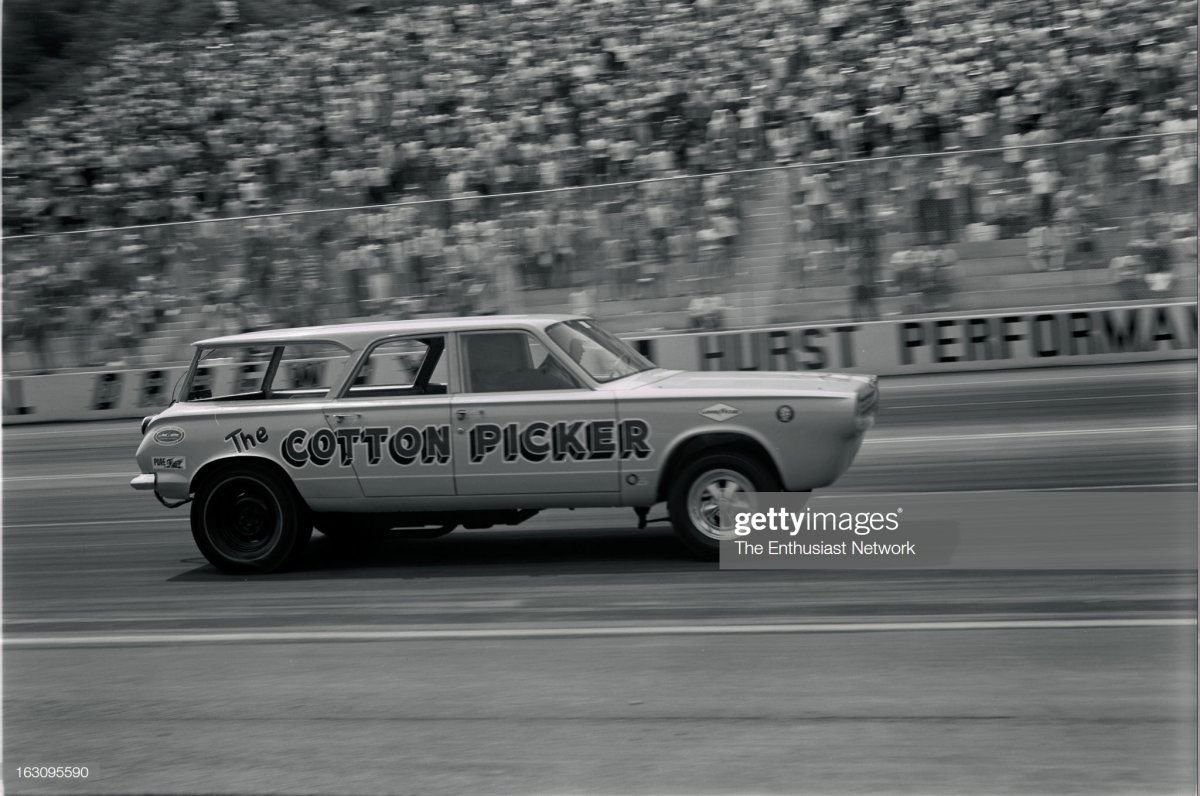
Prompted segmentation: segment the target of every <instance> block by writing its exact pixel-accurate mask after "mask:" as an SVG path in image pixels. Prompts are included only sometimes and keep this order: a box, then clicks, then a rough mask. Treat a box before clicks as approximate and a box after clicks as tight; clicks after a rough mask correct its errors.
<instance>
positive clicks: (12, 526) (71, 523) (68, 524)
mask: <svg viewBox="0 0 1200 796" xmlns="http://www.w3.org/2000/svg"><path fill="white" fill-rule="evenodd" d="M182 520H186V517H178V518H174V517H167V518H163V519H154V520H63V521H62V522H23V523H12V522H6V523H4V527H5V528H6V529H9V530H16V529H19V528H74V527H89V526H93V525H150V524H158V525H162V524H164V523H169V522H178V521H182Z"/></svg>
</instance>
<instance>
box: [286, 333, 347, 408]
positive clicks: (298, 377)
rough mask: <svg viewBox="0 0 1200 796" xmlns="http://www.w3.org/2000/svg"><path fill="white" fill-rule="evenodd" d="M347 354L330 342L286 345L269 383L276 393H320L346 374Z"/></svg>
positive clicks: (328, 389) (323, 392) (327, 390)
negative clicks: (276, 369)
mask: <svg viewBox="0 0 1200 796" xmlns="http://www.w3.org/2000/svg"><path fill="white" fill-rule="evenodd" d="M349 362H350V353H349V352H348V351H346V350H345V349H344V348H341V347H339V346H335V345H331V344H329V343H303V344H295V345H286V346H284V347H283V356H282V357H281V358H280V360H279V370H278V371H276V373H275V378H274V379H273V380H272V383H271V385H270V389H271V392H272V393H273V394H275V395H280V396H287V395H294V394H304V395H323V394H325V393H327V392H329V391H330V390H332V389H333V388H334V386H336V385H337V384H338V383H339V382H340V381H341V380H342V378H343V377H344V376H345V375H346V365H348V364H349Z"/></svg>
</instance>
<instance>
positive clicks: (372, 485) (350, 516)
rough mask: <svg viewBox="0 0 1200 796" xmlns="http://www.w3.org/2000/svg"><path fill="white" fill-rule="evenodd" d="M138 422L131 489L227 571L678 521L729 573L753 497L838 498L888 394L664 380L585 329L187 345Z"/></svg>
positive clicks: (384, 326)
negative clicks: (557, 516) (417, 542)
mask: <svg viewBox="0 0 1200 796" xmlns="http://www.w3.org/2000/svg"><path fill="white" fill-rule="evenodd" d="M195 347H196V352H195V356H194V357H193V359H192V363H191V367H190V368H189V369H188V372H187V374H186V375H185V376H184V377H183V378H182V380H181V382H180V383H179V385H177V387H176V393H175V395H174V396H173V397H174V399H175V400H173V402H172V403H171V405H170V406H169V407H168V408H167V409H165V410H163V411H162V412H161V413H159V414H157V415H154V416H153V417H148V418H146V419H145V420H143V421H142V437H143V438H142V442H141V445H140V446H139V447H138V451H137V463H138V467H139V469H140V470H141V473H142V474H141V475H138V476H137V477H135V478H134V479H133V481H132V482H131V486H132V487H133V488H134V489H139V490H147V491H153V492H154V494H155V496H156V497H158V499H159V500H160V501H161V502H162V503H163V504H164V505H167V506H169V507H175V506H179V505H183V504H184V503H186V502H189V501H190V502H191V504H192V507H191V524H192V535H193V537H194V538H195V540H196V544H197V545H198V546H199V548H200V550H201V552H203V553H204V556H205V557H206V558H207V559H208V560H209V561H210V562H212V563H213V564H214V565H215V566H216V567H218V568H220V569H222V570H225V571H227V572H272V571H276V570H279V569H282V568H285V567H287V566H289V565H292V564H294V563H295V562H296V561H297V560H298V558H299V556H300V555H301V553H302V552H303V551H304V548H305V546H306V544H307V543H308V540H309V537H310V536H311V534H312V529H313V527H314V526H316V528H317V529H318V530H320V531H321V532H322V533H323V534H326V535H327V536H331V537H335V538H337V537H345V536H351V535H355V534H362V533H368V532H370V533H378V532H380V531H382V530H390V531H393V532H395V533H400V534H407V535H409V536H415V537H424V538H428V537H432V536H437V535H441V534H443V533H448V532H450V531H452V530H454V529H455V528H457V527H459V526H462V527H464V528H489V527H492V526H494V525H516V524H519V523H521V522H524V521H525V520H527V519H529V518H530V517H532V516H534V515H535V514H537V513H538V512H539V511H542V510H543V509H555V508H572V507H595V506H629V507H631V508H633V509H634V510H635V512H636V513H637V517H638V520H639V527H642V526H644V525H645V523H646V517H647V513H648V512H649V510H650V508H651V507H652V506H654V505H655V504H657V503H661V502H664V501H665V502H666V504H667V509H668V513H669V515H670V520H671V523H672V525H673V526H674V528H675V530H676V532H677V533H678V535H679V538H680V539H681V540H682V542H683V544H684V545H685V546H686V547H687V548H688V549H689V550H690V551H691V552H692V553H693V554H695V555H697V556H699V557H701V558H707V559H712V558H715V557H716V556H717V553H718V550H719V542H720V540H721V539H725V538H732V530H731V529H732V521H733V519H732V515H733V513H734V512H735V510H736V509H737V507H738V506H745V505H746V501H745V498H746V496H747V493H751V492H755V491H759V492H779V491H806V490H811V489H815V488H819V487H823V486H827V485H829V484H832V483H833V482H834V481H835V480H836V479H837V478H838V477H839V476H840V475H841V474H842V473H843V472H845V471H846V469H847V468H848V467H849V466H850V463H851V462H852V461H853V460H854V456H855V454H856V453H857V452H858V449H859V446H860V445H861V444H862V439H863V434H864V433H865V432H866V431H867V429H869V428H870V427H871V426H872V425H873V423H874V421H875V410H876V402H877V395H878V393H877V389H876V379H875V377H874V376H851V375H841V374H827V373H743V372H732V373H687V372H683V371H678V370H665V369H663V368H658V367H655V365H654V364H653V363H651V362H650V361H648V360H647V359H646V358H645V357H643V356H642V355H641V354H639V353H638V352H637V350H635V349H634V348H633V347H632V346H630V345H629V344H628V343H626V342H624V341H622V340H620V339H618V338H616V337H614V336H612V335H610V334H609V333H607V332H605V331H604V330H603V329H601V328H600V327H599V326H597V325H596V324H595V323H593V322H592V321H590V320H587V319H584V318H578V317H573V316H536V317H534V316H492V317H482V318H453V319H437V320H420V321H397V322H381V323H358V324H346V325H336V326H320V327H311V328H303V329H278V330H271V331H263V332H252V333H248V334H239V335H231V336H227V337H216V338H212V339H210V340H202V341H200V342H198V343H196V344H195Z"/></svg>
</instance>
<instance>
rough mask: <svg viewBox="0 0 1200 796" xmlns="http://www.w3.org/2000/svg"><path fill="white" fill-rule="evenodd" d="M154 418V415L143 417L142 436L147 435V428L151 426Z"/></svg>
mask: <svg viewBox="0 0 1200 796" xmlns="http://www.w3.org/2000/svg"><path fill="white" fill-rule="evenodd" d="M153 419H154V415H150V416H149V417H143V418H142V436H143V437H144V436H146V429H148V428H150V421H151V420H153Z"/></svg>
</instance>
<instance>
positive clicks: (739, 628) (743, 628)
mask: <svg viewBox="0 0 1200 796" xmlns="http://www.w3.org/2000/svg"><path fill="white" fill-rule="evenodd" d="M1195 626H1196V619H1195V618H1194V617H1179V618H1163V619H1013V620H991V621H987V620H983V621H964V622H830V623H826V624H822V623H789V624H763V625H663V626H654V625H630V626H612V627H552V628H528V627H518V628H463V629H457V630H433V629H430V630H353V631H346V630H303V631H261V632H227V633H203V632H200V633H129V634H111V635H97V636H75V635H46V636H9V637H7V638H5V639H4V646H5V647H7V648H38V647H93V646H113V645H156V644H158V645H168V644H262V643H288V642H352V641H472V640H482V639H511V640H525V639H551V638H607V637H614V636H726V635H764V634H804V633H879V632H921V631H945V630H1076V629H1088V628H1162V627H1195Z"/></svg>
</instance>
